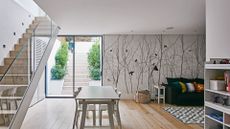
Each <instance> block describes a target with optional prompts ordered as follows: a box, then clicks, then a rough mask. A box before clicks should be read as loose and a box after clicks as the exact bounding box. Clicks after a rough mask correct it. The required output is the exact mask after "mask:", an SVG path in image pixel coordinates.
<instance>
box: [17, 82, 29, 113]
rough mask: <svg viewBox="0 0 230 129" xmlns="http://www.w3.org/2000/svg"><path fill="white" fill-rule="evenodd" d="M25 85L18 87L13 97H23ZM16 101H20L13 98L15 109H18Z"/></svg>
mask: <svg viewBox="0 0 230 129" xmlns="http://www.w3.org/2000/svg"><path fill="white" fill-rule="evenodd" d="M26 89H27V87H24V86H23V87H18V88H17V89H16V91H15V93H14V97H23V96H24V94H25V91H26ZM18 101H19V102H20V101H21V100H18V99H14V102H15V106H16V109H18V105H19V104H18Z"/></svg>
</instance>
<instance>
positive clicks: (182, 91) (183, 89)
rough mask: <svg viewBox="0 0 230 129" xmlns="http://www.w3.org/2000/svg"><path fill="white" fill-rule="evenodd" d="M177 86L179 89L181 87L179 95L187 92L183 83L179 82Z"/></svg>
mask: <svg viewBox="0 0 230 129" xmlns="http://www.w3.org/2000/svg"><path fill="white" fill-rule="evenodd" d="M179 84H180V87H181V93H185V92H187V87H186V85H185V83H183V82H179Z"/></svg>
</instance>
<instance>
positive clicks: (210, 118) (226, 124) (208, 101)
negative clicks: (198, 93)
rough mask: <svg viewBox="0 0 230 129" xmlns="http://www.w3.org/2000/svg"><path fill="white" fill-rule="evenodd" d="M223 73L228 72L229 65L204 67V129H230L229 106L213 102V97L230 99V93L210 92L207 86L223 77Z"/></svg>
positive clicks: (207, 65)
mask: <svg viewBox="0 0 230 129" xmlns="http://www.w3.org/2000/svg"><path fill="white" fill-rule="evenodd" d="M225 71H230V64H206V65H205V82H204V84H205V94H204V95H205V115H204V116H205V129H230V106H226V105H223V104H220V103H215V102H214V97H215V96H221V97H229V98H230V92H227V91H216V90H211V89H210V86H209V82H210V80H212V79H216V78H217V77H220V76H224V72H225ZM215 117H216V118H215Z"/></svg>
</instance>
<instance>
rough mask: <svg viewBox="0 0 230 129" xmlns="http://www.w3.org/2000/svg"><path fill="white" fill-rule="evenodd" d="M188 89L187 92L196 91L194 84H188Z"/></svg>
mask: <svg viewBox="0 0 230 129" xmlns="http://www.w3.org/2000/svg"><path fill="white" fill-rule="evenodd" d="M186 87H187V92H194V91H195V86H194V84H193V83H186Z"/></svg>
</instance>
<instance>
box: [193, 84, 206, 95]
mask: <svg viewBox="0 0 230 129" xmlns="http://www.w3.org/2000/svg"><path fill="white" fill-rule="evenodd" d="M194 85H195V91H196V92H198V93H202V92H204V84H199V83H194Z"/></svg>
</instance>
